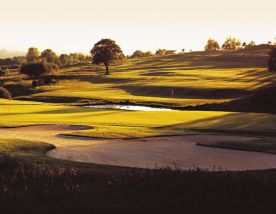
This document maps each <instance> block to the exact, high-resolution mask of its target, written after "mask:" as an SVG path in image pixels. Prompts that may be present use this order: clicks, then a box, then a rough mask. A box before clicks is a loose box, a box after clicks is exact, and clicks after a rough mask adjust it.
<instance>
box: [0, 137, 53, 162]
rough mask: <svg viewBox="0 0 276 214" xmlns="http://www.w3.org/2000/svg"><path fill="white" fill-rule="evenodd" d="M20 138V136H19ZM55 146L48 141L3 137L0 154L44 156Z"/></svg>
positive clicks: (0, 141)
mask: <svg viewBox="0 0 276 214" xmlns="http://www.w3.org/2000/svg"><path fill="white" fill-rule="evenodd" d="M18 137H19V138H20V136H18ZM54 148H55V147H54V146H53V145H51V144H48V143H43V142H38V141H37V142H34V141H26V140H19V139H1V138H0V155H1V154H2V155H3V154H4V155H9V156H12V157H18V156H21V157H22V156H38V157H41V156H44V154H45V153H46V152H47V151H49V150H51V149H54Z"/></svg>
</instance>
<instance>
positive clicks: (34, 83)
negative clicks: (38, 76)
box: [32, 80, 38, 88]
mask: <svg viewBox="0 0 276 214" xmlns="http://www.w3.org/2000/svg"><path fill="white" fill-rule="evenodd" d="M32 86H33V88H36V87H37V86H38V81H37V80H34V81H33V82H32Z"/></svg>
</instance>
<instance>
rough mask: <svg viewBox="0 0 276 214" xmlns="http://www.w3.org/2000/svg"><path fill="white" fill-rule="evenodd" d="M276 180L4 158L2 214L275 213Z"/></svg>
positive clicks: (0, 168)
mask: <svg viewBox="0 0 276 214" xmlns="http://www.w3.org/2000/svg"><path fill="white" fill-rule="evenodd" d="M275 178H276V174H275V172H274V171H264V172H239V173H234V172H232V173H230V172H217V173H211V172H205V171H200V170H198V171H186V172H179V171H172V170H170V169H162V170H132V169H128V170H124V169H122V168H120V169H119V170H118V169H117V170H116V173H114V170H112V169H110V168H106V169H105V171H103V170H100V169H95V168H93V167H90V168H88V167H86V168H83V167H68V166H61V165H59V164H54V163H43V162H41V161H40V162H39V161H30V160H18V159H11V158H5V157H0V204H1V212H2V213H5V214H10V213H12V214H13V213H28V214H32V213H36V214H46V213H52V214H61V213H67V214H71V213H72V214H73V213H84V214H86V213H137V214H138V213H140V214H141V213H190V214H195V213H214V214H221V213H224V214H232V213H252V214H259V213H274V212H275V209H276V207H275V197H276V195H275V194H276V183H275V181H276V179H275Z"/></svg>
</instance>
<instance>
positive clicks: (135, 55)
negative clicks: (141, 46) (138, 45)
mask: <svg viewBox="0 0 276 214" xmlns="http://www.w3.org/2000/svg"><path fill="white" fill-rule="evenodd" d="M152 55H153V53H152V52H151V51H146V52H144V51H140V50H136V51H134V53H133V54H132V55H131V56H130V58H142V57H149V56H152Z"/></svg>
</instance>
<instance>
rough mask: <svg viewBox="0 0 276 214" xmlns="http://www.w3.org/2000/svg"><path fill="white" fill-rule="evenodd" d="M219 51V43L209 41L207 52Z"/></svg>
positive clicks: (206, 46)
mask: <svg viewBox="0 0 276 214" xmlns="http://www.w3.org/2000/svg"><path fill="white" fill-rule="evenodd" d="M219 49H220V46H219V43H218V42H217V41H216V40H214V39H209V40H208V41H207V44H206V45H205V51H218V50H219Z"/></svg>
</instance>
